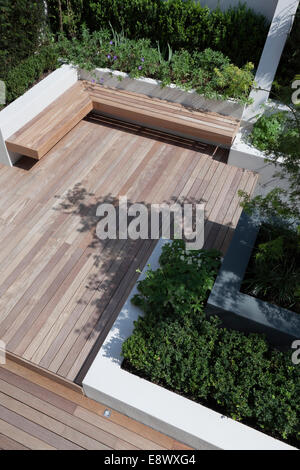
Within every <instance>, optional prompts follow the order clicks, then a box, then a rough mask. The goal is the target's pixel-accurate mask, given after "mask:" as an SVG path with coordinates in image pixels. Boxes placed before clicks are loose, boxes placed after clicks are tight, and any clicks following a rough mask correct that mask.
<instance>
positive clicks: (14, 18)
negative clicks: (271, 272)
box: [0, 0, 46, 80]
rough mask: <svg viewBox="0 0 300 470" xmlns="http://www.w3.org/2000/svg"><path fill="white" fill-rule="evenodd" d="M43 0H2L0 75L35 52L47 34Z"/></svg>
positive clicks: (0, 17)
mask: <svg viewBox="0 0 300 470" xmlns="http://www.w3.org/2000/svg"><path fill="white" fill-rule="evenodd" d="M45 26H46V19H45V6H44V2H43V1H42V0H35V1H32V0H14V1H13V2H12V1H11V0H0V78H1V79H2V80H3V78H5V75H6V73H7V72H8V70H9V69H10V68H12V67H14V66H16V65H17V64H18V63H19V62H20V61H21V60H24V59H26V58H27V57H28V56H30V55H31V54H33V53H34V52H35V51H36V50H37V49H38V47H39V46H40V44H41V42H42V41H43V36H44V35H45Z"/></svg>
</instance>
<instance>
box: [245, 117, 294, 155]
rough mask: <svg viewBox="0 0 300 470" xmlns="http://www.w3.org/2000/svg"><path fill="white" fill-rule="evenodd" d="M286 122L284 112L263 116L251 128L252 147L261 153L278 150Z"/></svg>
mask: <svg viewBox="0 0 300 470" xmlns="http://www.w3.org/2000/svg"><path fill="white" fill-rule="evenodd" d="M286 121H287V113H286V112H277V113H274V114H271V115H267V114H263V115H262V116H261V117H260V118H259V119H258V120H257V121H256V123H255V124H254V126H253V130H252V133H251V136H250V140H251V143H252V145H254V146H255V147H256V148H258V149H259V150H262V151H270V152H272V151H274V150H275V149H278V146H279V144H280V136H281V134H282V131H283V129H284V127H285V124H286Z"/></svg>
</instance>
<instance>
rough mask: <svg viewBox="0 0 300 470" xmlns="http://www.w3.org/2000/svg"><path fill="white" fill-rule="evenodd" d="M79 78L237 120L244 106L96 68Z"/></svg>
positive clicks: (149, 79)
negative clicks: (209, 98)
mask: <svg viewBox="0 0 300 470" xmlns="http://www.w3.org/2000/svg"><path fill="white" fill-rule="evenodd" d="M79 78H80V79H81V80H89V81H91V80H93V79H94V80H97V81H100V80H101V79H102V81H101V83H103V85H105V86H108V87H113V88H118V89H120V90H127V91H134V92H136V93H142V94H144V95H147V96H149V97H150V98H160V99H163V100H167V101H171V102H173V103H180V104H182V105H184V106H188V107H191V108H194V109H201V110H204V111H210V112H214V113H220V114H223V115H225V116H232V117H235V118H237V119H241V117H242V115H243V112H244V109H245V106H244V105H241V104H240V103H238V102H236V101H234V100H208V99H206V98H204V97H203V96H202V95H199V93H197V92H196V91H195V90H190V91H186V90H183V89H182V88H180V87H178V86H176V85H174V84H171V85H168V86H164V87H162V86H161V82H160V81H159V80H154V79H153V78H145V77H143V78H131V77H130V76H129V75H128V74H127V73H125V72H120V71H118V70H111V69H107V68H97V69H95V70H94V71H93V73H90V72H87V71H85V70H80V71H79Z"/></svg>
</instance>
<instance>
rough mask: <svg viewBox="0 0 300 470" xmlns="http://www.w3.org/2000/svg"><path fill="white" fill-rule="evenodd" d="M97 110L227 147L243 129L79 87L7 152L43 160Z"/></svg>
mask: <svg viewBox="0 0 300 470" xmlns="http://www.w3.org/2000/svg"><path fill="white" fill-rule="evenodd" d="M92 110H96V111H99V112H100V113H102V114H108V115H112V116H114V117H116V118H119V119H123V120H124V121H135V122H138V123H141V124H143V125H146V126H150V127H154V128H160V129H164V130H165V131H168V132H170V133H179V134H183V135H187V136H188V137H193V138H195V139H197V138H199V139H201V140H204V141H208V142H213V143H214V144H221V145H225V146H230V145H231V144H232V142H233V140H234V138H235V136H236V134H237V132H238V129H239V126H240V121H239V120H237V119H235V118H233V117H230V116H223V115H221V114H217V113H212V112H207V111H198V110H197V111H196V110H194V109H187V107H184V106H182V105H181V104H178V103H171V102H169V101H164V100H159V99H154V98H149V97H148V96H146V95H142V94H138V93H134V92H128V91H124V90H123V91H122V90H117V89H111V88H105V87H103V86H101V85H97V84H92V83H90V82H85V81H78V82H77V83H75V84H74V85H73V86H71V88H70V89H68V90H67V91H65V92H64V93H63V94H62V95H61V96H60V97H59V98H57V99H56V100H55V101H54V102H53V103H52V104H50V105H49V106H47V107H46V108H45V109H44V110H43V111H42V112H41V113H39V114H38V115H37V116H36V117H35V118H34V119H32V120H31V121H29V122H28V123H27V124H26V125H25V126H23V127H22V128H21V129H19V130H18V131H17V132H16V133H15V134H13V135H11V136H10V137H9V138H8V139H7V140H6V146H7V149H8V150H10V151H12V152H17V153H19V154H21V155H26V156H28V157H31V158H36V159H37V160H39V159H40V158H42V157H43V156H44V155H45V154H46V153H47V152H48V151H49V150H50V149H51V148H53V147H54V145H56V144H57V143H58V142H59V140H60V139H61V138H62V137H63V136H65V135H66V134H67V133H68V132H69V131H70V130H71V129H72V128H73V127H74V126H76V124H78V123H79V122H80V121H81V119H83V118H84V117H85V116H87V115H88V113H90V112H91V111H92Z"/></svg>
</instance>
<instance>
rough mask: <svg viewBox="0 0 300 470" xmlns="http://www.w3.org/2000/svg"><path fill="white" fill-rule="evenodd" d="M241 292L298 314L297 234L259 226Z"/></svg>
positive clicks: (299, 253)
mask: <svg viewBox="0 0 300 470" xmlns="http://www.w3.org/2000/svg"><path fill="white" fill-rule="evenodd" d="M243 289H244V291H245V292H246V293H247V294H250V295H254V296H255V297H258V298H260V299H262V300H266V301H268V302H271V303H274V304H276V305H279V306H280V307H285V308H288V309H290V310H294V311H296V312H298V313H300V232H299V233H298V232H297V231H294V230H292V229H287V228H284V227H282V226H281V225H279V226H276V225H268V224H265V225H263V226H262V227H261V229H260V232H259V236H258V239H257V242H256V246H255V249H254V251H253V256H252V258H251V260H250V263H249V266H248V269H247V272H246V275H245V279H244V282H243Z"/></svg>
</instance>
